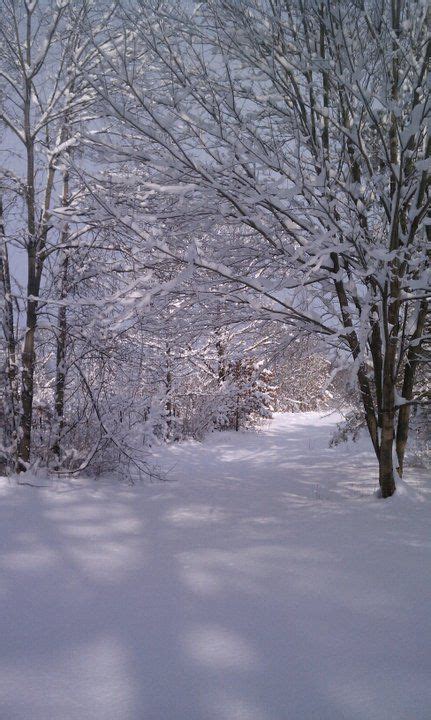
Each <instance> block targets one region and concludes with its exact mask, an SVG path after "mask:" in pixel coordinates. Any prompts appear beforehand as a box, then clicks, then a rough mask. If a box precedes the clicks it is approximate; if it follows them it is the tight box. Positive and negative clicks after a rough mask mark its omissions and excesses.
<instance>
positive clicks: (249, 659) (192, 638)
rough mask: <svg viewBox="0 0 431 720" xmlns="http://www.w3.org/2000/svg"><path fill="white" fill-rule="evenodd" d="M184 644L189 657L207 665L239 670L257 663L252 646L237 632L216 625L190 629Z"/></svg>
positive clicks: (254, 665) (252, 666)
mask: <svg viewBox="0 0 431 720" xmlns="http://www.w3.org/2000/svg"><path fill="white" fill-rule="evenodd" d="M185 645H186V648H187V651H188V653H189V654H190V655H191V657H192V658H193V659H194V660H195V661H197V662H199V663H202V664H203V665H206V666H207V667H212V668H220V669H228V668H229V669H232V670H239V671H241V670H250V669H251V668H254V667H256V665H257V656H256V653H255V652H254V651H253V650H252V648H250V646H249V645H248V644H247V643H246V642H245V641H244V640H243V639H242V638H241V637H240V636H239V635H238V634H237V633H235V632H232V631H230V630H226V629H225V628H223V627H220V626H218V625H202V626H197V627H195V628H194V629H192V630H190V631H189V633H188V635H187V637H186V639H185Z"/></svg>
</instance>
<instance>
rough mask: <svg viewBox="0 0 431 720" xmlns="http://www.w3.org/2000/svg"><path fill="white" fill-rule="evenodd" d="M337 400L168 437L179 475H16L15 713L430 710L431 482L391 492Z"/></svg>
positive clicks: (5, 715)
mask: <svg viewBox="0 0 431 720" xmlns="http://www.w3.org/2000/svg"><path fill="white" fill-rule="evenodd" d="M337 419H338V418H337V416H335V415H331V416H329V417H328V416H327V417H320V416H319V415H318V414H316V413H307V414H278V415H276V416H275V418H274V420H272V421H271V422H269V423H268V425H267V426H265V427H264V428H262V429H261V430H260V431H258V432H242V433H227V432H225V433H217V434H213V435H212V436H210V437H209V438H208V439H207V440H206V441H205V442H204V443H202V444H200V443H196V442H188V443H184V444H181V445H175V446H171V447H166V448H162V449H160V450H158V451H157V452H156V460H157V462H158V463H159V464H160V465H161V467H163V468H165V469H166V470H169V473H168V477H169V481H168V482H153V483H150V482H148V481H146V482H143V483H139V484H136V485H134V486H127V485H124V484H118V483H114V482H109V481H97V482H96V481H94V480H93V481H92V480H85V479H80V480H74V481H61V482H60V481H58V482H57V481H56V482H54V481H51V482H49V481H46V484H48V487H46V488H33V487H28V486H26V485H24V486H19V485H17V482H16V479H15V480H13V479H9V480H7V479H2V480H1V481H0V516H1V517H0V542H1V575H0V577H1V586H0V606H1V607H0V638H1V639H0V655H1V657H0V706H1V709H0V717H1V719H2V720H30V718H31V720H314V719H315V720H428V719H429V718H430V717H431V682H430V678H431V612H430V590H431V542H430V530H431V522H430V520H431V515H430V502H431V495H430V493H429V490H430V484H431V483H430V482H429V479H428V478H427V477H426V474H425V473H423V472H422V473H421V472H419V471H415V472H414V473H413V472H411V473H410V476H409V477H408V478H407V483H405V484H404V485H403V488H402V492H399V493H397V495H396V496H395V497H394V498H392V499H390V500H386V501H383V500H378V499H377V498H376V497H375V496H374V495H373V490H374V489H375V486H376V480H375V476H376V465H375V461H374V458H373V456H372V453H371V452H370V450H369V445H368V443H367V441H366V440H365V439H364V440H363V441H361V442H360V443H359V444H356V445H353V444H352V445H341V446H338V447H337V448H333V449H330V448H329V447H328V440H329V436H330V433H331V431H332V430H333V428H334V426H335V422H336V420H337ZM35 482H36V480H35ZM37 482H40V479H38V480H37Z"/></svg>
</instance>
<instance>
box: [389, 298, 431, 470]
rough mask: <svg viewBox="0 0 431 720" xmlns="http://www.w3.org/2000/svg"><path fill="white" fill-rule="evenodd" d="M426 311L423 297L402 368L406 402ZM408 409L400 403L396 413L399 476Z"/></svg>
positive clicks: (411, 391)
mask: <svg viewBox="0 0 431 720" xmlns="http://www.w3.org/2000/svg"><path fill="white" fill-rule="evenodd" d="M427 311H428V302H427V300H426V299H424V300H422V302H421V305H420V309H419V314H418V319H417V323H416V330H415V332H414V333H413V335H412V340H411V344H410V347H409V350H408V352H407V362H406V366H405V368H404V382H403V389H402V396H403V398H404V400H405V401H406V402H409V401H410V400H411V399H412V397H413V388H414V384H415V376H416V368H417V360H418V357H419V356H420V353H421V344H420V339H421V337H422V335H423V333H424V329H425V320H426V317H427ZM410 410H411V406H410V405H408V404H405V405H401V407H400V411H399V415H398V425H397V445H396V447H397V458H398V474H399V476H400V477H402V476H403V471H404V455H405V452H406V447H407V440H408V436H409V425H410Z"/></svg>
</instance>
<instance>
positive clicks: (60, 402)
mask: <svg viewBox="0 0 431 720" xmlns="http://www.w3.org/2000/svg"><path fill="white" fill-rule="evenodd" d="M68 268H69V258H68V256H67V255H65V257H64V259H63V262H62V264H61V288H60V299H61V300H63V299H64V298H65V297H66V295H67V282H68ZM66 343H67V311H66V306H65V305H60V306H59V308H58V335H57V353H56V368H55V396H54V405H55V419H56V428H55V440H54V444H53V447H52V451H53V453H54V455H55V457H56V463H57V465H58V464H59V461H60V455H61V434H62V431H63V426H64V395H65V386H66V367H65V364H66Z"/></svg>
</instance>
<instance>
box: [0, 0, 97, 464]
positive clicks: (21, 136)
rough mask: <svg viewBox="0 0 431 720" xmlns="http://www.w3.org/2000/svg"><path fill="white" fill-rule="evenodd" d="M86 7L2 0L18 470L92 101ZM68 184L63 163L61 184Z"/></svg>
mask: <svg viewBox="0 0 431 720" xmlns="http://www.w3.org/2000/svg"><path fill="white" fill-rule="evenodd" d="M86 11H87V8H86V3H85V1H84V0H83V2H79V3H74V4H73V5H72V3H69V2H68V0H56V1H55V2H54V1H52V2H43V3H42V2H38V0H32V1H31V2H30V0H21V1H20V2H15V0H1V2H0V12H1V17H2V23H1V27H0V63H1V66H0V79H1V83H2V103H1V107H0V124H1V127H2V129H3V130H4V132H5V138H6V140H7V142H8V146H9V147H10V148H11V153H10V154H11V156H13V157H14V165H15V166H17V169H16V171H11V170H10V169H5V168H1V169H0V173H1V178H2V183H3V184H4V185H5V186H6V192H7V194H8V195H11V194H13V195H14V196H15V198H16V201H17V202H16V205H17V212H15V213H10V214H9V217H8V218H3V223H2V243H3V249H2V253H3V257H2V273H3V285H4V287H5V288H6V290H5V297H6V305H7V307H6V315H5V317H6V322H5V327H6V331H7V347H8V361H7V362H8V368H9V370H8V375H9V380H10V398H11V403H9V405H10V407H11V414H12V415H13V416H14V421H13V423H14V426H15V428H16V433H15V434H16V448H15V453H16V464H17V468H18V470H25V469H26V468H27V467H28V464H29V461H30V453H31V432H32V417H33V398H34V375H35V368H36V352H35V350H36V345H35V343H36V339H35V338H36V330H37V323H38V313H39V311H40V296H41V293H42V292H43V287H44V271H45V268H46V261H47V258H48V256H49V255H50V254H51V253H52V252H53V248H52V246H51V245H50V237H51V236H52V235H54V236H55V237H56V239H57V241H60V242H62V241H63V242H64V240H65V237H64V229H63V233H62V231H60V232H59V233H58V232H56V229H54V225H55V222H54V219H53V215H52V209H53V204H54V203H55V198H56V192H57V190H58V186H57V176H58V175H59V170H60V167H61V165H62V163H64V161H65V157H66V155H67V153H68V151H69V150H70V148H71V147H72V146H73V145H75V144H76V143H77V128H76V122H77V118H78V117H82V114H83V111H84V110H85V109H86V108H87V107H88V105H89V103H90V101H91V98H90V97H89V95H88V93H86V92H85V87H86V84H85V79H84V74H83V68H84V67H85V66H86V64H87V63H88V61H89V55H88V52H87V49H88V46H87V45H86V43H85V42H84V41H82V26H83V21H84V18H85V15H86ZM87 90H88V86H87ZM66 186H67V180H66V176H65V171H64V170H63V188H65V187H66ZM66 194H67V192H66ZM63 200H65V197H63ZM12 241H13V242H14V243H15V245H17V246H18V247H19V248H21V251H23V252H24V254H25V258H26V263H27V277H26V280H25V283H24V293H23V297H21V299H20V301H21V304H22V306H23V309H24V327H23V328H22V327H19V332H21V331H22V332H23V337H22V351H21V352H20V349H19V348H20V346H21V338H20V337H16V336H15V335H14V331H13V327H14V318H13V305H12V304H11V303H12V301H11V298H12V295H11V279H10V278H11V273H10V271H9V265H8V261H7V246H8V244H10V243H11V242H12ZM21 257H22V256H21ZM19 352H20V362H18V359H17V356H18V354H19ZM18 369H19V371H20V381H19V382H18ZM19 386H20V387H19ZM57 404H58V405H59V403H57ZM19 405H20V407H21V409H20V411H19V410H18V407H19Z"/></svg>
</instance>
